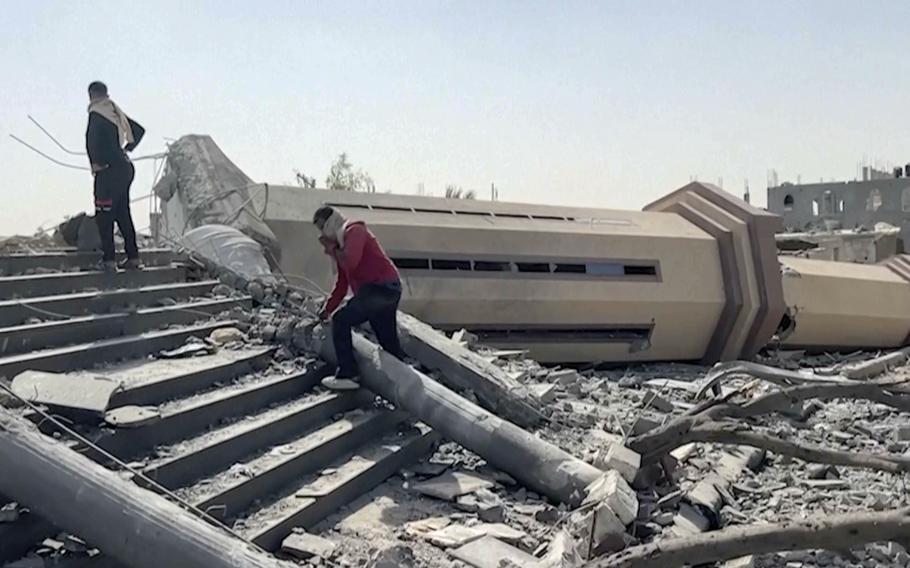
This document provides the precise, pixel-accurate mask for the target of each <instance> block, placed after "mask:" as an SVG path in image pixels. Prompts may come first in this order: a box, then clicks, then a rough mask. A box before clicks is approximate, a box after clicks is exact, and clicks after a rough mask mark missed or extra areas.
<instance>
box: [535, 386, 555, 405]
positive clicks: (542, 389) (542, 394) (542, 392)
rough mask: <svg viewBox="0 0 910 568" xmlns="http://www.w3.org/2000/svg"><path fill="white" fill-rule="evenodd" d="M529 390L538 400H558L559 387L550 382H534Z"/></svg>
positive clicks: (543, 401)
mask: <svg viewBox="0 0 910 568" xmlns="http://www.w3.org/2000/svg"><path fill="white" fill-rule="evenodd" d="M528 390H529V391H530V393H531V396H533V397H534V398H535V399H537V401H538V402H540V403H541V404H548V403H551V402H553V401H555V400H556V392H557V390H558V387H557V386H556V385H554V384H550V383H532V384H529V385H528Z"/></svg>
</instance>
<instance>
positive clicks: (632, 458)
mask: <svg viewBox="0 0 910 568" xmlns="http://www.w3.org/2000/svg"><path fill="white" fill-rule="evenodd" d="M594 465H595V466H597V467H599V468H600V469H603V470H616V471H618V472H619V474H620V475H621V476H622V477H623V479H625V480H626V481H628V482H629V483H632V481H633V480H634V479H635V476H636V475H638V470H639V468H641V454H639V453H638V452H636V451H634V450H631V449H629V448H627V447H626V446H624V445H623V444H610V445H609V446H608V447H607V449H606V451H604V452H601V453H600V454H599V455H598V456H597V457H596V458H594Z"/></svg>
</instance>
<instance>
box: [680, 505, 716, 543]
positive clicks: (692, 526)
mask: <svg viewBox="0 0 910 568" xmlns="http://www.w3.org/2000/svg"><path fill="white" fill-rule="evenodd" d="M673 524H674V526H673V531H674V532H675V533H676V534H677V535H679V536H689V535H693V534H699V533H703V532H705V531H707V530H708V529H709V528H711V521H710V520H708V518H707V517H706V516H704V515H703V514H701V512H700V511H699V510H698V509H696V508H695V507H693V506H692V505H689V504H688V503H682V504H681V505H680V506H679V513H677V514H676V518H675V519H674V520H673Z"/></svg>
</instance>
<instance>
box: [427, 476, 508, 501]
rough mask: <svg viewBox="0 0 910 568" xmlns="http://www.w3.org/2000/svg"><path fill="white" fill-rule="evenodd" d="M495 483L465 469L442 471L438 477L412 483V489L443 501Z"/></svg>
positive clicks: (487, 487) (451, 499)
mask: <svg viewBox="0 0 910 568" xmlns="http://www.w3.org/2000/svg"><path fill="white" fill-rule="evenodd" d="M495 485H496V484H495V483H493V482H492V481H490V480H489V479H486V478H483V477H480V476H479V475H474V474H472V473H469V472H466V471H453V472H449V473H444V474H442V475H440V476H439V477H435V478H433V479H428V480H427V481H421V482H420V483H416V484H414V490H415V491H418V492H420V493H423V494H424V495H428V496H430V497H435V498H437V499H442V500H444V501H454V500H455V499H457V498H458V497H460V496H462V495H467V494H468V493H474V492H475V491H478V490H480V489H490V488H491V487H493V486H495Z"/></svg>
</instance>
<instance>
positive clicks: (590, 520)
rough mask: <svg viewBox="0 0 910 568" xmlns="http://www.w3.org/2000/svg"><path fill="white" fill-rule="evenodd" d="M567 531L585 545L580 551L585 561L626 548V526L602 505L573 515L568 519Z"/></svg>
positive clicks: (606, 506) (609, 509)
mask: <svg viewBox="0 0 910 568" xmlns="http://www.w3.org/2000/svg"><path fill="white" fill-rule="evenodd" d="M569 530H570V532H571V533H572V535H573V536H575V537H576V538H577V539H578V540H579V541H580V542H582V543H585V548H584V549H583V550H582V551H581V552H582V555H583V556H584V557H585V559H590V558H593V557H595V556H599V555H601V554H606V553H608V552H616V551H618V550H622V549H623V548H625V546H626V526H625V525H624V524H623V522H622V521H621V520H620V519H619V517H617V516H616V513H614V512H613V510H612V509H611V508H610V507H609V506H608V505H606V504H604V503H601V504H600V505H598V506H597V507H595V508H594V509H593V510H589V511H586V512H576V513H573V514H572V516H571V517H570V518H569Z"/></svg>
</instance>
